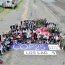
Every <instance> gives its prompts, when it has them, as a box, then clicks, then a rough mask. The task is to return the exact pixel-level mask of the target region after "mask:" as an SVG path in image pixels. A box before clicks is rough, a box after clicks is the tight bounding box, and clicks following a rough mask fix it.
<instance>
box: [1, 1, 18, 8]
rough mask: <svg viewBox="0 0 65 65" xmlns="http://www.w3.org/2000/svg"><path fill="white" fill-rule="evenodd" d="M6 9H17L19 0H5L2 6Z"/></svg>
mask: <svg viewBox="0 0 65 65" xmlns="http://www.w3.org/2000/svg"><path fill="white" fill-rule="evenodd" d="M2 6H3V7H4V8H5V7H11V8H15V7H16V6H17V0H5V1H4V2H3V4H2Z"/></svg>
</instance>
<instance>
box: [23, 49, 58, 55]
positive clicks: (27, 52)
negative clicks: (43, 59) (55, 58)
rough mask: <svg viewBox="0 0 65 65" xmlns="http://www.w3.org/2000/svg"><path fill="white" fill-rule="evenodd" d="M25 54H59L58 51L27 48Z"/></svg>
mask: <svg viewBox="0 0 65 65" xmlns="http://www.w3.org/2000/svg"><path fill="white" fill-rule="evenodd" d="M24 55H57V54H56V51H34V50H27V51H24Z"/></svg>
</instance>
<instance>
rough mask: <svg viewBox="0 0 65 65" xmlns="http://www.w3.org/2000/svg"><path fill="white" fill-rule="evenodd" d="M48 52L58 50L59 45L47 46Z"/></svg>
mask: <svg viewBox="0 0 65 65" xmlns="http://www.w3.org/2000/svg"><path fill="white" fill-rule="evenodd" d="M48 47H49V50H60V47H59V45H48Z"/></svg>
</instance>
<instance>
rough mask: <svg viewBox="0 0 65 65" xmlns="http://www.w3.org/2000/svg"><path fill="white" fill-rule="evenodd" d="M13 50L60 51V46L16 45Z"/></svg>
mask: <svg viewBox="0 0 65 65" xmlns="http://www.w3.org/2000/svg"><path fill="white" fill-rule="evenodd" d="M12 49H15V50H17V49H22V50H60V47H59V45H49V44H14V45H12Z"/></svg>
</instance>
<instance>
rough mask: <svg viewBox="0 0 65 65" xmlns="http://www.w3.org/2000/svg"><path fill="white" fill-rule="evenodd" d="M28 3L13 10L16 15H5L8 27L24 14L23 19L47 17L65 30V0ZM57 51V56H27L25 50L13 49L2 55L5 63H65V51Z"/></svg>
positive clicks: (30, 64) (38, 64)
mask: <svg viewBox="0 0 65 65" xmlns="http://www.w3.org/2000/svg"><path fill="white" fill-rule="evenodd" d="M26 3H28V4H26V5H25V8H24V9H21V10H20V11H19V12H13V13H14V14H15V15H14V14H13V13H10V14H8V16H7V17H5V19H4V20H5V22H6V21H8V23H3V25H4V24H5V28H6V29H8V28H7V27H8V26H9V25H8V24H12V23H18V21H20V20H21V19H20V18H21V16H22V19H23V18H24V17H25V18H24V19H38V18H39V19H40V18H47V20H48V21H49V22H55V23H56V24H57V25H58V27H59V28H60V29H61V30H62V31H63V32H65V4H64V3H65V0H26ZM22 10H24V11H22ZM22 13H23V15H22ZM11 18H12V19H11ZM0 25H1V24H0ZM6 25H8V26H7V27H6ZM0 28H1V27H0ZM3 29H4V27H3ZM56 52H57V55H56V56H30V55H29V56H28V55H27V56H26V55H24V54H23V50H12V51H10V52H8V54H5V55H4V56H3V57H2V59H3V60H4V64H3V65H65V52H64V51H62V50H59V51H56Z"/></svg>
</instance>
